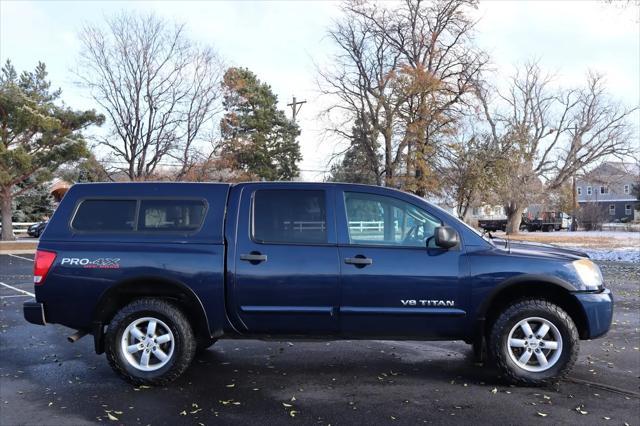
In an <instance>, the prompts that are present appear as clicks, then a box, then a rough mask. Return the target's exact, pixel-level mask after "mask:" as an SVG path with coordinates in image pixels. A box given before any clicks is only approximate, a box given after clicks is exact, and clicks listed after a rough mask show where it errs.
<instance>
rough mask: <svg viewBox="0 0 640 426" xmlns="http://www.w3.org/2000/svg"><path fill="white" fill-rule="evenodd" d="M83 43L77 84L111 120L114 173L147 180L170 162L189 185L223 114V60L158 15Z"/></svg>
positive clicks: (122, 21) (126, 22)
mask: <svg viewBox="0 0 640 426" xmlns="http://www.w3.org/2000/svg"><path fill="white" fill-rule="evenodd" d="M80 40H81V42H82V46H83V49H82V52H81V55H80V61H79V68H78V71H77V76H78V78H79V80H80V83H81V84H82V85H84V86H85V87H88V88H89V89H91V93H92V96H93V98H94V99H95V101H96V102H97V103H98V104H99V105H100V106H101V107H102V109H103V110H104V111H105V112H106V115H107V117H108V119H109V122H110V129H111V132H110V133H109V134H108V135H106V136H104V137H100V138H99V139H98V144H99V145H100V146H103V147H106V148H107V149H108V151H109V154H110V155H111V158H112V159H113V160H114V164H116V166H115V167H113V169H115V170H114V171H116V172H120V173H125V174H126V175H127V177H128V178H129V179H131V180H145V179H147V178H148V177H150V176H152V175H153V174H154V173H155V172H156V169H157V167H158V165H160V164H161V162H162V161H170V162H172V163H175V164H178V171H177V173H176V175H175V177H176V178H177V179H180V178H183V177H184V176H185V175H186V174H187V173H188V171H189V169H190V168H191V167H192V166H193V165H194V164H195V162H196V161H197V158H196V157H198V149H197V145H198V143H199V142H200V141H202V140H204V139H207V138H208V137H210V134H211V132H212V131H213V127H212V126H213V123H214V122H215V120H212V117H213V116H214V115H215V114H216V113H217V112H219V111H220V109H219V108H220V102H219V99H220V81H221V78H222V75H223V69H222V65H221V62H220V59H219V57H218V56H217V54H216V53H215V52H214V51H213V50H212V49H211V48H209V47H201V46H198V45H196V44H195V43H193V42H191V41H190V40H189V39H188V38H187V36H186V35H185V29H184V25H177V24H176V25H173V24H170V23H168V22H167V21H165V20H163V19H160V18H158V17H156V16H155V15H138V14H126V13H122V14H120V15H117V16H114V17H112V18H109V19H107V20H106V27H105V28H102V27H99V26H86V27H85V28H84V29H83V30H82V31H81V32H80ZM120 164H123V166H120Z"/></svg>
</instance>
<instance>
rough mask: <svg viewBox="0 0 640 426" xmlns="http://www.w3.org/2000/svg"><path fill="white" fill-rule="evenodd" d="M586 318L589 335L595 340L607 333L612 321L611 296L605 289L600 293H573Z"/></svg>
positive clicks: (588, 337)
mask: <svg viewBox="0 0 640 426" xmlns="http://www.w3.org/2000/svg"><path fill="white" fill-rule="evenodd" d="M575 296H576V298H577V299H578V301H579V302H580V304H581V305H582V308H583V309H584V313H585V315H586V317H587V327H588V332H589V335H588V336H586V337H587V339H595V338H596V337H600V336H602V335H603V334H605V333H606V332H607V331H609V328H610V327H611V321H612V320H613V295H612V294H611V290H609V289H608V288H605V289H604V290H603V291H602V292H600V293H575Z"/></svg>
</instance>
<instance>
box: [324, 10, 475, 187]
mask: <svg viewBox="0 0 640 426" xmlns="http://www.w3.org/2000/svg"><path fill="white" fill-rule="evenodd" d="M475 4H476V3H475V1H473V0H469V1H467V0H448V1H439V2H433V3H432V2H423V1H421V0H417V1H411V0H408V1H406V2H405V3H404V4H403V5H401V6H400V7H399V8H397V9H396V10H390V9H389V8H388V7H387V5H380V4H377V3H374V4H369V3H362V2H348V3H346V4H345V5H344V6H343V9H344V17H343V18H342V19H341V20H340V21H338V22H337V23H336V25H335V26H334V28H333V29H332V30H331V31H330V32H329V36H330V38H331V40H333V42H334V43H335V44H336V46H337V48H338V50H337V53H336V55H335V56H334V57H333V62H332V67H330V68H327V69H323V70H320V72H319V73H320V86H321V90H322V92H323V93H324V94H327V95H330V96H331V97H332V99H334V100H335V102H334V103H333V104H332V105H331V106H330V107H329V108H327V110H326V113H327V115H328V116H331V115H333V117H334V118H335V117H337V120H334V123H332V125H331V129H330V130H331V131H333V132H335V133H337V134H338V135H340V136H342V137H344V138H345V139H348V138H349V137H350V132H349V130H350V129H351V127H352V125H353V123H354V122H355V121H356V120H362V117H366V118H367V121H368V122H369V124H370V126H371V129H372V132H371V135H370V140H369V145H370V147H371V148H370V150H371V151H373V150H376V152H377V150H378V147H380V148H379V149H380V151H381V154H382V156H381V157H382V161H383V164H380V167H379V168H378V169H379V170H380V171H381V173H382V174H384V184H385V185H387V186H396V187H402V188H404V189H407V190H410V191H413V192H415V193H417V194H420V195H424V194H426V193H427V192H432V191H433V190H434V189H435V185H434V181H435V180H434V178H433V176H432V175H431V171H432V168H433V165H434V163H435V160H436V158H437V156H438V154H439V149H440V147H441V146H442V145H443V144H442V139H443V137H446V136H449V135H451V134H452V133H454V132H455V124H456V122H457V120H458V119H459V118H460V117H461V116H462V114H463V113H464V110H465V109H466V107H467V101H470V100H471V99H470V98H471V94H472V93H473V82H474V80H475V79H476V78H477V76H478V73H479V72H480V70H481V69H482V67H483V65H484V63H485V62H486V58H485V55H484V54H483V53H482V52H480V51H479V50H477V49H476V48H475V46H474V45H473V43H472V34H473V22H471V21H470V20H469V19H468V18H467V16H466V14H465V12H466V9H467V8H469V7H473V6H475ZM394 5H395V4H394ZM336 121H337V122H336ZM374 157H375V156H374Z"/></svg>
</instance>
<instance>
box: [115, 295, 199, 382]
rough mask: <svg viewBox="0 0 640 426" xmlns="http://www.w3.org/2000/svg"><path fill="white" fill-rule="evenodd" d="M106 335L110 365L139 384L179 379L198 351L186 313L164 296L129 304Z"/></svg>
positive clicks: (127, 378) (130, 380)
mask: <svg viewBox="0 0 640 426" xmlns="http://www.w3.org/2000/svg"><path fill="white" fill-rule="evenodd" d="M105 337H106V352H107V359H108V361H109V364H110V365H111V367H112V368H113V369H114V370H115V371H116V372H117V373H118V374H120V375H121V376H122V377H124V378H125V379H126V380H127V381H129V382H131V383H133V384H137V385H141V384H145V385H149V384H151V385H162V384H165V383H168V382H171V381H173V380H175V379H176V378H178V377H179V376H180V375H181V374H182V373H183V372H184V371H185V370H186V369H187V367H188V366H189V364H190V363H191V360H192V359H193V357H194V355H195V351H196V340H195V338H194V335H193V330H192V329H191V326H190V325H189V322H188V320H187V318H186V317H185V315H184V314H183V313H182V311H180V310H179V309H178V308H177V307H176V306H174V305H173V304H171V303H169V302H167V301H164V300H161V299H139V300H136V301H134V302H132V303H130V304H128V305H126V306H125V307H124V308H122V309H121V310H120V311H119V312H118V313H117V314H116V316H115V317H114V318H113V320H111V323H110V324H109V328H108V330H107V334H106V336H105Z"/></svg>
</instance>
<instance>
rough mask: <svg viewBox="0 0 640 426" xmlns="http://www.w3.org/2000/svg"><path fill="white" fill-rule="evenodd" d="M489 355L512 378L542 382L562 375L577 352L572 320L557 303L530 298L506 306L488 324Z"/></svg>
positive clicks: (523, 381) (548, 381) (524, 382)
mask: <svg viewBox="0 0 640 426" xmlns="http://www.w3.org/2000/svg"><path fill="white" fill-rule="evenodd" d="M489 348H490V352H491V355H492V358H493V359H494V360H495V361H496V364H497V365H498V367H499V368H500V370H502V372H503V373H504V374H505V376H506V377H507V378H508V379H509V380H510V381H512V382H515V383H519V384H525V385H534V386H535V385H543V384H548V383H550V382H553V381H556V380H558V379H561V378H562V377H564V376H565V375H566V374H567V373H568V372H569V371H570V370H571V368H572V367H573V365H574V364H575V362H576V358H577V356H578V349H579V337H578V331H577V329H576V326H575V324H574V323H573V321H572V320H571V318H570V317H569V315H568V314H567V313H566V312H565V311H564V310H563V309H562V308H560V307H559V306H557V305H555V304H553V303H550V302H547V301H545V300H530V301H522V302H519V303H516V304H514V305H512V306H510V307H509V308H507V309H506V310H505V311H504V312H503V313H502V314H501V315H500V316H499V317H498V319H497V320H496V321H495V323H494V324H493V326H492V328H491V334H490V338H489Z"/></svg>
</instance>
